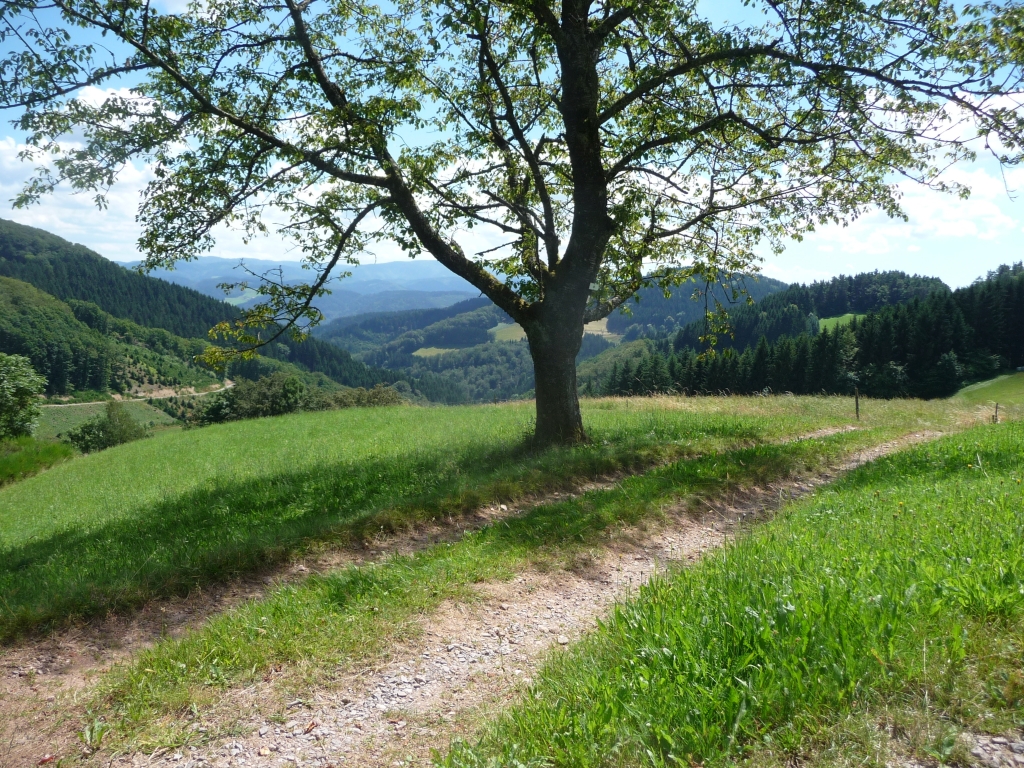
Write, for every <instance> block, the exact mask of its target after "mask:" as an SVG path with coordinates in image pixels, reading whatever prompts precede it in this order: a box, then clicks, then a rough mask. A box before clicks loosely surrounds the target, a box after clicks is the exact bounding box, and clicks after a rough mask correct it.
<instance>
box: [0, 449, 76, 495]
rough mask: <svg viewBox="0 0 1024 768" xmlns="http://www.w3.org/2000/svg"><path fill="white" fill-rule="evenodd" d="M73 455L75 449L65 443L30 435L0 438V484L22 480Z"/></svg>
mask: <svg viewBox="0 0 1024 768" xmlns="http://www.w3.org/2000/svg"><path fill="white" fill-rule="evenodd" d="M74 455H75V449H74V448H72V447H71V446H70V445H67V444H65V443H56V442H49V441H44V440H36V439H35V438H32V437H19V438H15V439H11V440H0V486H3V485H7V484H8V483H14V482H17V481H18V480H24V479H25V478H26V477H31V476H32V475H35V474H38V473H40V472H42V471H43V470H44V469H48V468H50V467H52V466H53V465H55V464H60V463H61V462H63V461H67V460H68V459H70V458H71V457H72V456H74Z"/></svg>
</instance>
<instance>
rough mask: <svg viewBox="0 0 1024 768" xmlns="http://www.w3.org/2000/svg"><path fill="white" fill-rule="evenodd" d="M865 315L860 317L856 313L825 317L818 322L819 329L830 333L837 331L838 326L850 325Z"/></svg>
mask: <svg viewBox="0 0 1024 768" xmlns="http://www.w3.org/2000/svg"><path fill="white" fill-rule="evenodd" d="M862 317H865V315H858V314H856V313H854V312H847V313H846V314H845V315H839V316H838V317H825V318H822V319H821V320H819V321H818V327H819V328H821V329H822V330H825V329H828V330H830V331H832V330H835V328H836V326H839V325H849V324H850V323H852V322H853V321H854V319H857V320H860V319H861V318H862Z"/></svg>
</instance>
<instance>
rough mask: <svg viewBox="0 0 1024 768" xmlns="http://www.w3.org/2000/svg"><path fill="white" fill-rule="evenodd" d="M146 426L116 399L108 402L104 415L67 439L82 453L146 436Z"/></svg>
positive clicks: (69, 434) (74, 431)
mask: <svg viewBox="0 0 1024 768" xmlns="http://www.w3.org/2000/svg"><path fill="white" fill-rule="evenodd" d="M146 434H147V433H146V428H145V427H144V426H142V425H141V424H139V423H138V422H137V421H135V419H133V418H132V416H131V414H130V413H128V409H127V408H125V407H124V405H122V404H121V403H119V402H117V401H116V400H112V401H110V402H108V403H107V411H106V413H105V414H104V415H103V416H99V417H97V418H95V419H91V420H90V421H87V422H85V423H84V424H82V425H81V426H79V427H76V428H75V429H72V430H70V431H69V432H68V434H67V441H68V442H69V443H71V444H72V445H73V446H75V447H76V448H77V449H78V450H80V451H81V452H82V453H92V452H93V451H102V450H103V449H104V448H111V447H113V446H115V445H121V444H122V443H130V442H132V441H133V440H139V439H140V438H143V437H146Z"/></svg>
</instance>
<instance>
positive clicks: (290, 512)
mask: <svg viewBox="0 0 1024 768" xmlns="http://www.w3.org/2000/svg"><path fill="white" fill-rule="evenodd" d="M850 406H851V403H849V402H847V400H846V399H842V398H771V399H765V398H749V399H743V398H725V399H714V398H701V399H668V398H665V399H658V400H650V399H637V400H598V401H587V402H585V404H584V408H585V411H584V412H585V421H586V423H587V425H588V429H589V430H590V433H591V435H592V437H593V438H594V440H593V442H592V443H591V444H590V445H586V446H582V447H579V448H575V449H571V450H553V451H547V452H543V453H533V452H529V451H527V450H525V449H524V448H523V447H522V446H523V444H524V443H523V440H524V437H525V436H526V435H527V434H528V432H529V430H530V429H531V425H532V419H533V406H532V404H531V403H522V404H506V405H500V406H475V407H461V408H436V409H420V408H412V407H394V408H380V409H365V410H364V409H349V410H343V411H335V412H327V413H310V414H297V415H292V416H286V417H279V418H275V419H260V420H253V421H246V422H237V423H233V424H225V425H218V426H213V427H208V428H205V429H201V430H190V431H167V432H163V433H158V434H156V435H154V436H153V437H151V438H149V439H147V440H142V441H138V442H136V443H131V444H128V445H123V446H118V447H116V448H112V449H109V450H106V451H101V452H99V453H95V454H90V455H87V456H83V457H79V458H76V459H74V460H73V461H70V462H67V463H66V464H63V465H60V466H57V467H54V468H53V469H51V470H50V471H48V472H46V473H44V474H43V475H40V476H38V477H34V478H29V479H27V480H24V481H22V482H20V483H16V484H14V485H10V486H8V487H6V488H4V489H2V490H0V555H2V561H0V594H3V595H4V596H5V600H4V601H3V604H2V605H0V638H2V637H9V636H10V635H12V634H14V633H18V632H23V631H26V630H30V629H33V628H38V627H43V626H47V625H49V624H52V623H55V622H57V623H59V622H63V621H67V620H68V619H69V618H72V617H74V616H86V615H91V614H94V613H100V612H105V611H108V610H111V609H121V608H126V607H129V606H132V605H136V604H138V603H140V602H142V601H144V600H147V599H149V598H150V597H152V596H154V595H160V594H170V593H182V592H187V591H189V590H190V589H193V588H195V586H196V585H197V584H203V583H206V582H209V581H212V580H219V579H223V578H227V577H229V576H230V575H232V574H237V573H244V572H251V571H253V570H258V569H260V568H263V567H267V566H268V565H270V564H272V563H274V562H276V561H278V560H280V559H282V558H287V557H289V556H290V555H291V553H293V552H295V551H296V550H298V549H301V548H302V547H304V546H307V544H308V543H309V542H310V541H314V540H324V539H332V538H340V539H342V540H344V541H349V540H353V539H355V540H361V539H364V538H366V537H368V536H370V535H371V534H373V533H374V532H377V531H380V530H392V529H396V528H401V527H403V526H406V525H409V524H413V523H416V522H418V521H423V520H430V519H431V518H436V517H438V516H444V515H451V514H459V513H461V512H463V511H465V510H469V509H474V508H476V507H477V506H478V505H480V504H483V503H486V502H490V501H494V500H498V499H500V500H511V499H514V498H517V497H519V496H522V495H524V494H528V493H533V492H538V491H544V490H549V489H555V488H560V487H565V486H566V485H571V484H572V483H573V482H575V481H576V480H577V479H579V478H583V477H593V476H597V475H601V474H606V473H608V472H614V471H619V470H631V469H637V468H642V467H644V466H650V465H651V464H654V463H658V462H662V461H665V460H671V459H677V458H681V457H685V456H690V455H693V454H695V453H698V452H706V451H713V450H729V449H734V448H737V447H742V446H746V445H753V444H756V443H764V442H768V441H772V440H777V439H779V438H783V437H787V436H792V435H797V434H802V433H806V432H810V431H813V430H816V429H818V428H821V427H826V426H838V425H842V424H846V423H849V420H850V411H851V407H850ZM862 417H863V419H864V420H863V421H862V422H861V424H862V426H864V427H876V428H880V429H890V430H896V431H899V430H903V431H906V430H907V429H911V428H925V425H931V426H932V427H935V428H943V427H946V426H948V425H949V424H950V422H951V420H952V418H953V417H952V416H951V412H950V410H949V408H948V406H947V405H946V404H943V403H921V402H915V401H904V402H897V401H892V402H872V403H870V404H865V405H864V407H862Z"/></svg>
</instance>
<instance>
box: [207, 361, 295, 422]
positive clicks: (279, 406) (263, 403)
mask: <svg viewBox="0 0 1024 768" xmlns="http://www.w3.org/2000/svg"><path fill="white" fill-rule="evenodd" d="M305 390H306V388H305V385H303V383H302V382H301V381H300V380H299V378H298V377H296V376H290V375H288V374H287V373H283V372H278V373H274V374H272V375H270V376H264V377H262V378H260V379H258V380H256V381H251V380H249V379H239V380H238V381H237V382H236V383H235V386H233V387H231V389H227V390H224V391H223V392H218V393H217V394H215V395H211V396H210V397H209V398H208V399H207V402H206V404H205V406H204V407H202V408H199V409H197V410H196V412H195V414H194V415H193V417H192V419H191V423H192V424H195V425H198V426H204V425H206V424H219V423H221V422H225V421H237V420H238V419H258V418H260V417H263V416H280V415H281V414H284V413H293V412H295V411H297V410H299V408H300V406H301V405H302V401H303V394H304V393H305Z"/></svg>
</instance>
